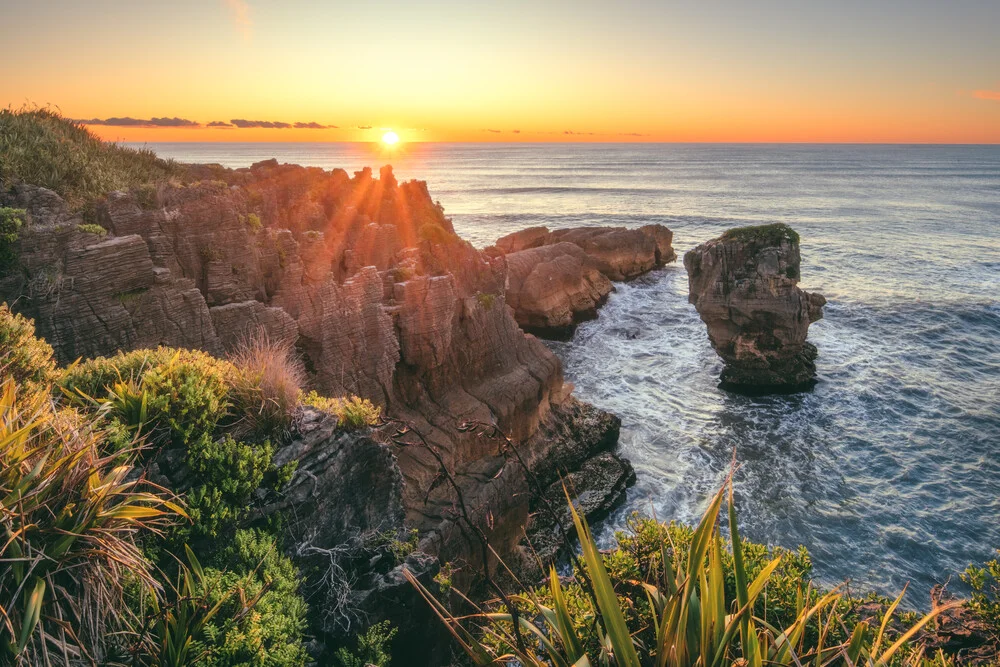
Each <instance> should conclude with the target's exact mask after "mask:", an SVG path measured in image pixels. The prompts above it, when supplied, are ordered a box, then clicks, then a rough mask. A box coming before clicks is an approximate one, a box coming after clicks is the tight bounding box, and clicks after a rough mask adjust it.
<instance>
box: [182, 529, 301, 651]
mask: <svg viewBox="0 0 1000 667" xmlns="http://www.w3.org/2000/svg"><path fill="white" fill-rule="evenodd" d="M213 564H214V567H209V568H206V570H205V579H206V582H207V583H208V584H209V588H210V590H211V591H212V592H211V593H210V594H209V596H208V597H209V603H210V604H215V603H217V602H221V603H222V606H221V607H220V613H219V614H218V615H217V616H216V617H215V618H214V619H213V620H212V621H211V622H210V623H209V624H208V625H207V627H206V629H205V643H206V644H207V645H208V646H209V647H210V649H209V652H208V656H207V657H206V659H205V661H204V662H202V663H199V664H203V665H205V666H206V667H223V666H224V667H235V666H236V665H246V666H247V667H250V666H256V665H266V666H267V667H293V666H299V665H304V664H305V663H306V661H307V659H308V654H307V653H306V651H305V648H304V647H303V644H302V635H303V632H304V631H305V628H306V612H307V605H306V603H305V600H303V599H302V596H301V595H300V594H299V585H300V580H299V572H298V570H297V569H296V567H295V565H294V564H293V563H292V562H291V560H289V559H288V557H286V556H284V555H283V554H282V553H281V552H280V550H279V549H278V545H277V542H276V540H275V538H274V537H273V536H270V535H268V534H266V533H264V532H261V531H259V530H238V531H236V534H235V536H234V537H233V540H232V544H231V545H230V546H228V547H226V548H225V549H222V550H221V551H220V552H219V554H218V555H217V556H216V558H215V559H214V563H213ZM233 591H235V592H236V594H235V595H234V594H232V592H233ZM258 598H259V599H258ZM246 600H256V603H255V604H254V606H253V609H252V611H251V612H250V613H244V601H246Z"/></svg>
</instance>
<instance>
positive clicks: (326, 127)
mask: <svg viewBox="0 0 1000 667" xmlns="http://www.w3.org/2000/svg"><path fill="white" fill-rule="evenodd" d="M295 127H296V129H299V130H335V129H337V126H336V125H320V124H319V123H316V122H312V123H296V124H295Z"/></svg>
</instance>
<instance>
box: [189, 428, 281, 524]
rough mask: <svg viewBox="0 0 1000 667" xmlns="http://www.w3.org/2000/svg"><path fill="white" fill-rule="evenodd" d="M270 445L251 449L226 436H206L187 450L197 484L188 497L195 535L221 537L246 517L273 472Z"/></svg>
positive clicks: (195, 441)
mask: <svg viewBox="0 0 1000 667" xmlns="http://www.w3.org/2000/svg"><path fill="white" fill-rule="evenodd" d="M273 456H274V448H273V447H272V445H271V443H270V442H266V441H265V442H264V443H262V444H259V445H252V444H247V443H243V442H238V441H237V440H235V439H233V437H232V436H230V435H226V436H224V437H222V438H219V439H218V440H214V439H213V438H212V436H211V435H209V434H204V435H202V436H201V437H199V438H198V439H197V440H194V441H191V442H190V443H189V444H188V446H187V458H186V461H187V465H188V467H189V468H191V471H192V472H193V473H194V475H195V478H196V479H197V482H196V483H195V486H194V488H192V490H191V491H190V492H189V493H188V506H189V508H188V514H190V516H191V521H192V524H193V525H192V531H193V532H194V533H195V534H196V535H198V536H203V537H218V536H220V535H221V534H222V533H223V531H224V529H225V528H227V527H229V526H231V525H234V524H236V522H237V521H239V519H240V518H242V517H243V515H244V514H245V513H246V510H247V507H248V505H249V502H250V496H251V494H253V492H254V491H255V490H257V488H258V487H260V484H261V482H262V481H263V480H264V475H265V474H266V473H267V472H269V471H270V470H271V469H272V466H271V458H272V457H273Z"/></svg>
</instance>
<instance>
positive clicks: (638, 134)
mask: <svg viewBox="0 0 1000 667" xmlns="http://www.w3.org/2000/svg"><path fill="white" fill-rule="evenodd" d="M618 136H619V137H648V136H649V135H648V134H642V133H641V132H619V133H618Z"/></svg>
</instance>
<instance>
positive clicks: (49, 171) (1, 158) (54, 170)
mask: <svg viewBox="0 0 1000 667" xmlns="http://www.w3.org/2000/svg"><path fill="white" fill-rule="evenodd" d="M182 172H183V168H182V167H181V166H180V165H178V164H176V163H174V162H171V161H169V160H163V159H160V158H158V157H157V156H156V154H155V153H154V152H153V151H152V150H149V149H145V148H143V149H138V148H130V147H128V146H121V145H119V144H115V143H107V142H104V141H101V140H100V139H98V138H97V137H95V136H94V135H93V134H91V133H90V132H89V131H87V129H86V128H85V127H83V126H82V125H78V124H76V123H74V122H72V121H70V120H69V119H67V118H64V117H63V116H62V114H60V113H59V112H58V111H57V110H54V109H50V108H44V107H38V108H29V107H22V108H20V109H13V108H7V109H0V181H9V180H11V179H13V178H17V179H20V180H22V181H24V182H25V183H31V184H33V185H40V186H42V187H46V188H49V189H50V190H53V191H55V192H56V193H58V194H59V195H60V196H62V197H63V199H65V200H66V201H67V203H69V205H70V206H71V207H73V208H74V209H83V208H84V207H85V206H86V204H88V203H90V202H92V201H93V200H94V199H96V198H98V197H103V196H104V195H106V194H107V193H108V192H111V191H113V190H127V189H131V188H139V187H145V188H151V187H153V184H155V183H157V182H161V181H165V180H168V179H170V178H172V177H179V176H180V175H181V174H182Z"/></svg>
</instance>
